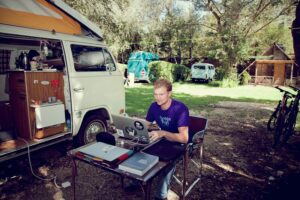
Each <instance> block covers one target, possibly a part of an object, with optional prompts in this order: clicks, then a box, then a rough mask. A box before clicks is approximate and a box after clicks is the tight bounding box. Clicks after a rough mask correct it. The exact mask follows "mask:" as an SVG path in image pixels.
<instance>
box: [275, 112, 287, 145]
mask: <svg viewBox="0 0 300 200" xmlns="http://www.w3.org/2000/svg"><path fill="white" fill-rule="evenodd" d="M284 120H285V114H284V113H282V112H281V113H280V115H279V116H278V118H277V122H276V126H275V131H274V143H273V148H276V147H278V145H279V144H280V143H281V142H280V141H281V136H282V131H283V126H284Z"/></svg>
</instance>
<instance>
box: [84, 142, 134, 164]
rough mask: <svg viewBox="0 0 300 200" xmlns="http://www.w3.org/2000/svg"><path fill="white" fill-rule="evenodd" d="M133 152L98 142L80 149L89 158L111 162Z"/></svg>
mask: <svg viewBox="0 0 300 200" xmlns="http://www.w3.org/2000/svg"><path fill="white" fill-rule="evenodd" d="M130 151H131V150H129V149H124V148H121V147H117V146H113V145H109V144H106V143H103V142H96V143H94V144H91V145H88V146H86V147H83V148H80V150H79V152H81V153H84V154H86V155H89V156H93V157H96V158H100V159H103V160H106V161H109V162H112V161H114V160H115V159H117V158H119V157H120V156H122V155H124V154H129V153H130Z"/></svg>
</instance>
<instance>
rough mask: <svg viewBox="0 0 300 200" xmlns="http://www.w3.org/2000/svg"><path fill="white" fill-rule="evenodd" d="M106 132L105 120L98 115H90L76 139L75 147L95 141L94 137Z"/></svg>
mask: <svg viewBox="0 0 300 200" xmlns="http://www.w3.org/2000/svg"><path fill="white" fill-rule="evenodd" d="M106 131H107V124H106V120H105V119H104V118H103V117H102V116H99V115H91V116H89V117H88V118H86V119H85V120H84V122H83V123H82V125H81V128H80V130H79V133H78V135H77V137H76V145H79V146H82V145H85V144H88V143H91V142H94V141H96V135H97V134H98V133H100V132H106Z"/></svg>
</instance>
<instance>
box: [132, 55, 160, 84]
mask: <svg viewBox="0 0 300 200" xmlns="http://www.w3.org/2000/svg"><path fill="white" fill-rule="evenodd" d="M154 60H159V56H158V55H156V54H154V53H151V52H145V51H137V52H133V53H131V54H130V56H129V60H128V65H127V66H128V67H127V70H128V73H134V78H135V80H145V81H148V80H149V77H148V75H149V68H148V64H149V63H150V62H151V61H154Z"/></svg>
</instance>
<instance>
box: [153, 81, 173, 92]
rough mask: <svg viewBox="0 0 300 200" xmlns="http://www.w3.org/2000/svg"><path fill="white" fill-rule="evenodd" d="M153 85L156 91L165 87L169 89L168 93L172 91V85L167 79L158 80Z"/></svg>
mask: <svg viewBox="0 0 300 200" xmlns="http://www.w3.org/2000/svg"><path fill="white" fill-rule="evenodd" d="M153 85H154V88H155V89H156V88H161V87H165V88H167V91H168V92H170V91H172V83H171V82H170V81H169V80H167V79H163V78H160V79H157V80H156V81H155V82H154V84H153Z"/></svg>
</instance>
